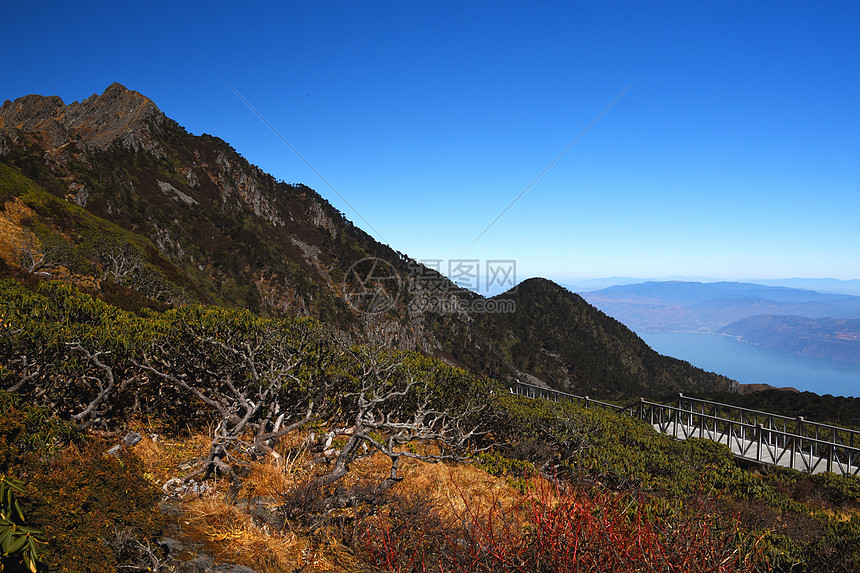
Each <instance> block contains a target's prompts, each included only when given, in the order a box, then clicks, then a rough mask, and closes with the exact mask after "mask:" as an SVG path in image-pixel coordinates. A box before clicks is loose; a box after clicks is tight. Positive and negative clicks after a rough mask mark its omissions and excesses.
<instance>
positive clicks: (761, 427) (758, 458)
mask: <svg viewBox="0 0 860 573" xmlns="http://www.w3.org/2000/svg"><path fill="white" fill-rule="evenodd" d="M755 428H756V433H757V434H758V436H756V441H757V442H758V452H756V461H759V462H760V461H761V442H762V439H763V438H764V425H762V424H761V423H759V424H756V427H755Z"/></svg>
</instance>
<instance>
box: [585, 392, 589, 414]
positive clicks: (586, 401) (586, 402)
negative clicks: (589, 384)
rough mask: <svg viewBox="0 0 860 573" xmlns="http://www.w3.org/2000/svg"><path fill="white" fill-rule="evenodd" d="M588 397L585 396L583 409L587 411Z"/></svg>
mask: <svg viewBox="0 0 860 573" xmlns="http://www.w3.org/2000/svg"><path fill="white" fill-rule="evenodd" d="M588 400H589V398H588V395H586V396H585V409H586V410H588Z"/></svg>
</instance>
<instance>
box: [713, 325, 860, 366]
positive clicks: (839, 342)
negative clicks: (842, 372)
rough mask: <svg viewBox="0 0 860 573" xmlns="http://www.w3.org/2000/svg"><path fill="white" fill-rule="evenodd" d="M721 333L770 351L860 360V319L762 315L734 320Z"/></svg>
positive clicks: (853, 360)
mask: <svg viewBox="0 0 860 573" xmlns="http://www.w3.org/2000/svg"><path fill="white" fill-rule="evenodd" d="M720 332H721V333H723V334H730V335H732V336H737V337H738V338H739V339H740V340H742V341H744V342H749V343H752V344H756V345H758V346H762V347H764V348H769V349H771V350H781V351H784V352H791V353H793V354H801V355H804V356H815V357H817V358H831V359H836V360H850V361H852V362H860V319H853V320H841V319H835V318H806V317H802V316H773V315H760V316H751V317H749V318H745V319H743V320H739V321H737V322H733V323H732V324H729V325H728V326H725V327H723V328H721V329H720Z"/></svg>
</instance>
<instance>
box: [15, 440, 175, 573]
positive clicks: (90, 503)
mask: <svg viewBox="0 0 860 573" xmlns="http://www.w3.org/2000/svg"><path fill="white" fill-rule="evenodd" d="M109 445H110V444H107V443H105V442H102V441H93V442H90V443H89V444H88V445H87V446H86V447H85V448H84V449H83V450H79V449H78V448H75V447H71V448H69V449H67V450H65V451H64V452H62V453H61V454H60V455H59V456H58V457H57V458H55V459H54V460H52V461H51V462H50V463H48V464H46V465H44V466H42V467H41V468H38V469H39V470H40V471H39V473H37V474H36V475H34V476H33V478H32V479H31V480H30V482H29V483H28V484H27V490H26V492H27V516H28V518H29V519H30V520H31V522H32V523H33V524H34V525H36V526H38V527H40V528H41V529H42V530H43V531H44V532H45V536H46V538H47V540H48V546H47V548H46V550H45V560H46V561H47V563H48V564H49V566H50V567H51V568H52V569H54V570H57V571H61V572H69V573H71V572H80V571H91V572H94V573H114V572H115V571H116V570H117V566H118V565H121V564H120V563H117V556H116V554H115V550H114V547H113V545H115V544H114V543H113V541H114V540H115V538H116V537H117V535H118V532H122V533H123V534H128V533H131V534H132V535H134V536H135V537H136V538H137V539H138V540H140V541H141V542H145V541H146V540H154V539H155V538H156V537H157V536H158V534H159V533H160V532H161V531H162V530H163V529H164V527H165V525H166V522H165V518H164V517H162V516H161V515H160V514H159V512H158V510H157V504H158V502H159V500H160V498H161V492H160V490H159V489H158V488H157V487H156V486H155V485H154V484H153V483H152V482H150V481H149V480H147V479H146V478H145V477H144V475H143V474H144V472H143V466H142V463H141V462H140V460H139V459H138V458H137V457H136V456H134V455H133V454H131V453H129V452H122V453H121V454H120V455H119V457H115V456H111V455H105V454H104V452H105V451H106V450H107V449H108V447H109Z"/></svg>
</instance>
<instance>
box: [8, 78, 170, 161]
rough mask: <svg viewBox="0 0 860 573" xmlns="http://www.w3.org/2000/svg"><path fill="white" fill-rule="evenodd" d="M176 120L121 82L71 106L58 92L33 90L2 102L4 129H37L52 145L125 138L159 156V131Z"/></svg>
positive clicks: (102, 145)
mask: <svg viewBox="0 0 860 573" xmlns="http://www.w3.org/2000/svg"><path fill="white" fill-rule="evenodd" d="M170 123H172V121H171V120H170V119H168V118H167V117H166V116H165V115H164V114H163V113H162V112H161V110H159V109H158V107H157V106H156V105H155V104H154V103H153V102H152V101H151V100H150V99H149V98H147V97H145V96H143V95H141V94H139V93H138V92H135V91H131V90H129V89H127V88H125V87H124V86H122V85H121V84H118V83H115V84H112V85H110V86H109V87H108V88H107V89H106V90H105V91H104V93H102V94H101V95H99V94H93V95H92V96H90V97H88V98H87V99H85V100H84V101H82V102H74V103H72V104H69V105H68V106H67V105H65V104H64V103H63V100H62V99H60V98H59V97H57V96H48V97H43V96H38V95H28V96H24V97H22V98H19V99H16V100H15V101H14V102H11V101H8V100H7V101H6V102H5V103H4V104H3V106H2V107H0V129H2V130H4V131H8V132H13V133H14V131H17V132H21V133H26V134H30V135H36V136H38V137H37V141H40V143H41V144H42V145H43V146H44V148H45V150H46V151H51V150H54V149H57V148H62V147H64V146H66V145H68V144H69V143H72V142H76V143H78V144H79V145H80V146H81V147H82V148H84V149H101V150H104V149H107V148H108V147H109V146H110V145H111V144H113V143H114V142H119V144H120V145H122V146H124V147H128V148H130V149H133V150H134V151H141V150H144V151H148V152H150V153H152V154H154V155H155V156H157V157H159V156H163V154H164V151H163V149H162V148H161V146H160V145H159V144H158V142H157V133H153V132H154V131H155V132H157V130H158V127H160V126H163V125H165V124H170Z"/></svg>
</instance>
